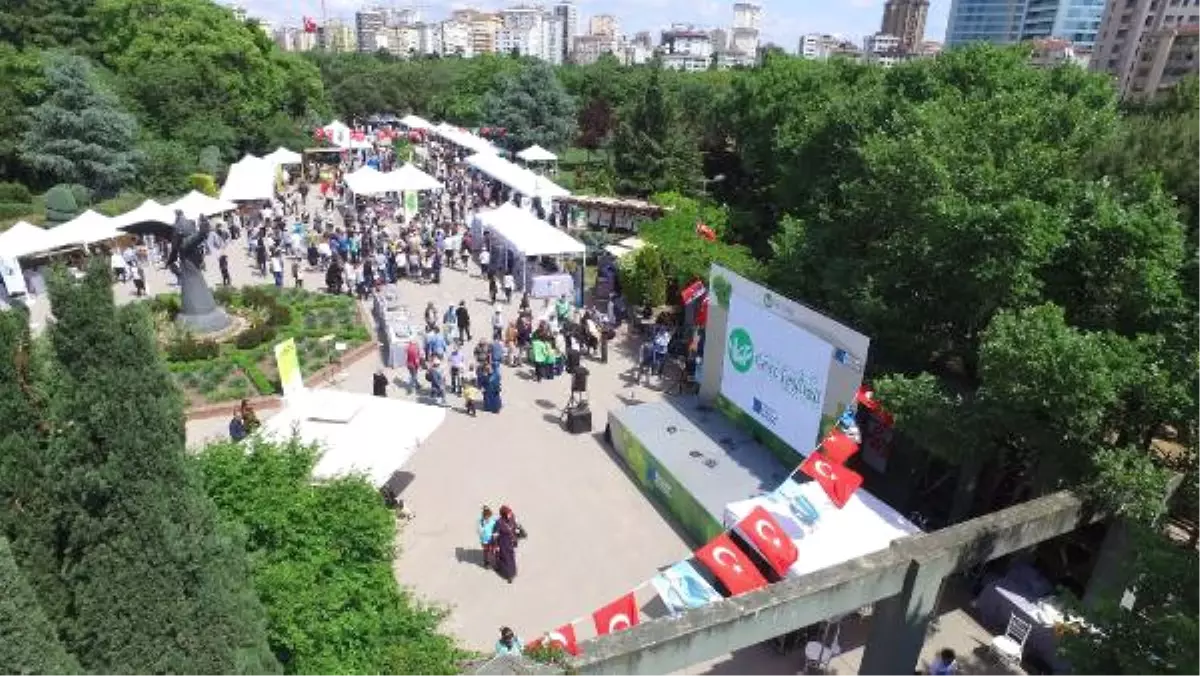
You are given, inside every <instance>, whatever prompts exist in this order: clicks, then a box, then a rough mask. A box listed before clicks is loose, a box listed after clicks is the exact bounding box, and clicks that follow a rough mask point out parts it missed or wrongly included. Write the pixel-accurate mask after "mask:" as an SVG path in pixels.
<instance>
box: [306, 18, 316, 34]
mask: <svg viewBox="0 0 1200 676" xmlns="http://www.w3.org/2000/svg"><path fill="white" fill-rule="evenodd" d="M304 32H305V33H316V32H317V22H316V21H315V20H313V19H311V18H309V17H307V16H306V17H304Z"/></svg>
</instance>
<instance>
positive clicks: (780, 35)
mask: <svg viewBox="0 0 1200 676" xmlns="http://www.w3.org/2000/svg"><path fill="white" fill-rule="evenodd" d="M951 2H952V0H931V2H930V5H929V14H928V19H927V21H926V25H925V38H926V39H928V40H937V41H940V40H942V38H943V37H944V36H945V32H946V22H947V17H948V15H949V11H950V5H951ZM757 3H758V4H760V5H762V7H763V15H764V21H763V26H762V38H761V39H762V42H763V43H767V42H772V43H775V44H777V45H779V46H781V47H783V48H784V49H786V50H787V51H789V52H794V51H795V50H796V46H797V43H798V41H799V38H800V36H801V35H803V34H806V33H828V34H833V35H840V36H844V37H847V38H850V39H853V40H855V41H856V42H857V41H858V39H859V38H862V37H865V36H868V35H871V34H873V33H875V32H877V31H878V30H879V29H880V22H881V20H882V17H883V6H884V0H845V1H843V2H837V3H827V2H821V1H820V0H757ZM228 4H238V5H241V6H242V7H244V8H245V9H246V10H247V13H248V14H249V15H251V16H255V17H259V18H262V19H265V20H267V21H270V22H272V23H275V24H281V23H289V24H299V22H300V20H301V17H303V16H309V17H313V18H316V19H319V18H320V17H321V2H320V0H287V1H286V2H284V1H281V0H241V1H240V2H230V3H228ZM377 4H382V5H383V6H385V7H396V8H406V7H413V6H416V7H418V8H420V9H421V10H422V11H423V14H424V15H425V16H424V18H425V19H427V20H434V21H437V20H441V19H444V18H446V17H447V16H448V15H449V13H450V12H451V11H453V10H455V9H462V8H465V7H476V8H479V9H502V8H504V7H510V6H513V5H516V4H521V3H519V2H515V1H514V2H500V1H496V0H490V1H488V0H482V1H480V2H463V1H461V0H425V1H423V2H422V1H421V0H416V1H408V0H396V1H394V2H392V1H388V0H383V1H382V2H370V1H366V2H364V1H361V0H325V7H326V11H327V13H328V16H329V18H339V19H343V20H347V21H352V20H353V18H354V13H355V12H356V11H358V10H359V9H362V8H363V7H366V6H372V5H377ZM525 4H542V5H545V6H546V7H550V6H551V5H553V4H554V3H553V2H552V1H551V0H546V1H545V2H541V3H538V2H527V3H525ZM575 4H576V6H578V8H579V14H580V18H581V22H580V24H581V29H583V30H582V31H581V32H586V25H587V24H586V18H588V17H591V16H594V15H598V14H611V15H614V16H616V17H617V18H618V19H619V20H620V22H621V28H622V31H623V32H625V33H627V34H630V35H632V34H634V33H636V32H638V31H650V32H652V33H657V32H658V31H660V30H662V29H664V28H667V27H669V26H670V25H671V24H673V23H685V24H686V23H690V24H694V25H696V26H698V27H706V28H716V27H723V26H728V25H729V24H730V23H731V21H732V19H733V4H734V3H733V1H732V0H721V1H718V0H577V1H576V3H575ZM656 37H657V36H656Z"/></svg>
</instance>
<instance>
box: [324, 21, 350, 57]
mask: <svg viewBox="0 0 1200 676" xmlns="http://www.w3.org/2000/svg"><path fill="white" fill-rule="evenodd" d="M357 44H358V41H357V36H356V35H355V34H354V27H353V26H351V25H349V24H345V23H342V22H341V21H340V20H339V19H330V20H329V21H326V22H325V23H324V24H322V25H320V26H317V46H318V47H320V48H321V49H323V50H325V51H327V52H353V51H355V49H356V48H357Z"/></svg>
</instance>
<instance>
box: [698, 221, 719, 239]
mask: <svg viewBox="0 0 1200 676" xmlns="http://www.w3.org/2000/svg"><path fill="white" fill-rule="evenodd" d="M696 234H697V235H700V236H701V237H703V238H704V239H707V240H708V241H710V242H715V241H717V233H716V231H714V230H713V229H712V228H710V227H708V226H707V225H705V224H703V223H701V222H700V221H696Z"/></svg>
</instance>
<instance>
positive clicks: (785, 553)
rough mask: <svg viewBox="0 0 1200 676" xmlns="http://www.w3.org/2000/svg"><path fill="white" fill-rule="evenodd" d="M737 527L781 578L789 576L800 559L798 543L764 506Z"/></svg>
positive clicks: (758, 507)
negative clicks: (794, 564)
mask: <svg viewBox="0 0 1200 676" xmlns="http://www.w3.org/2000/svg"><path fill="white" fill-rule="evenodd" d="M737 527H738V530H739V531H740V532H741V533H742V535H744V536H745V537H746V538H747V539H749V540H750V542H751V543H753V544H754V547H755V548H756V549H758V552H759V553H760V554H762V555H763V558H764V559H766V560H767V563H769V564H771V568H772V569H773V570H774V571H775V573H776V574H777V575H779V577H784V576H785V575H787V571H788V568H791V567H792V564H793V563H795V562H796V559H798V558H800V552H799V551H798V550H797V549H796V543H795V542H792V538H790V537H788V534H787V531H785V530H783V527H782V526H780V525H779V522H778V521H776V520H775V517H773V516H771V513H770V512H768V511H767V510H766V509H765V508H764V507H763V506H762V505H759V506H757V507H755V508H754V509H753V510H751V511H750V513H749V514H747V515H746V518H744V519H742V520H741V521H739V522H738V525H737Z"/></svg>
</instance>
